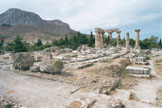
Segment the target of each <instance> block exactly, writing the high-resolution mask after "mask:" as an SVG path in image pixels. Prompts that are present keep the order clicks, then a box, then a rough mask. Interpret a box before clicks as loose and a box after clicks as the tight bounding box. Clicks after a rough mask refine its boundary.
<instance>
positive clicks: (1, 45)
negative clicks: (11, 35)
mask: <svg viewBox="0 0 162 108" xmlns="http://www.w3.org/2000/svg"><path fill="white" fill-rule="evenodd" d="M3 44H4V40H3V39H1V41H0V49H2V48H3Z"/></svg>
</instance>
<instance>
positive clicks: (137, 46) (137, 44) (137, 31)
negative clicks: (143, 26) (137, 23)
mask: <svg viewBox="0 0 162 108" xmlns="http://www.w3.org/2000/svg"><path fill="white" fill-rule="evenodd" d="M140 31H141V30H139V29H137V30H135V32H136V46H135V48H137V49H139V48H140V45H139V38H140V37H139V32H140Z"/></svg>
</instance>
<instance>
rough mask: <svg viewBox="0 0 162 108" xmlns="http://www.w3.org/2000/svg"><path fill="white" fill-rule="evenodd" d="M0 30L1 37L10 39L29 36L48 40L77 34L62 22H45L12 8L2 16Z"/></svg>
mask: <svg viewBox="0 0 162 108" xmlns="http://www.w3.org/2000/svg"><path fill="white" fill-rule="evenodd" d="M0 29H1V31H0V35H5V36H8V37H10V36H16V35H20V36H25V37H26V38H27V37H29V36H30V37H33V38H34V37H35V36H38V37H39V38H42V37H43V36H45V37H46V40H47V37H48V38H50V37H51V38H52V36H65V34H70V33H76V32H75V31H74V30H72V29H71V28H70V26H69V25H68V24H67V23H64V22H62V21H61V20H50V21H49V20H44V19H42V18H41V17H40V16H39V15H37V14H35V13H33V12H27V11H23V10H21V9H16V8H11V9H9V10H7V11H6V12H4V13H2V14H0ZM40 36H41V37H40ZM49 40H50V39H49Z"/></svg>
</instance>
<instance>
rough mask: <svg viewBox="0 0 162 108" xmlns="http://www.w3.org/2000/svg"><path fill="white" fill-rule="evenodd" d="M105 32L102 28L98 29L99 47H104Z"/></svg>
mask: <svg viewBox="0 0 162 108" xmlns="http://www.w3.org/2000/svg"><path fill="white" fill-rule="evenodd" d="M104 34H105V32H104V31H103V30H101V31H100V40H101V41H100V48H104V46H105V35H104Z"/></svg>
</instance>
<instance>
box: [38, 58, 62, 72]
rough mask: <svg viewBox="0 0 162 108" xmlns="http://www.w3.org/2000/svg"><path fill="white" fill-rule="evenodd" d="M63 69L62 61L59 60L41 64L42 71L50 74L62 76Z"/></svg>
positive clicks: (46, 61)
mask: <svg viewBox="0 0 162 108" xmlns="http://www.w3.org/2000/svg"><path fill="white" fill-rule="evenodd" d="M62 69H63V63H62V61H61V60H57V59H52V60H44V61H42V62H41V64H40V70H41V71H42V72H46V73H50V74H60V73H61V70H62Z"/></svg>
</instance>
